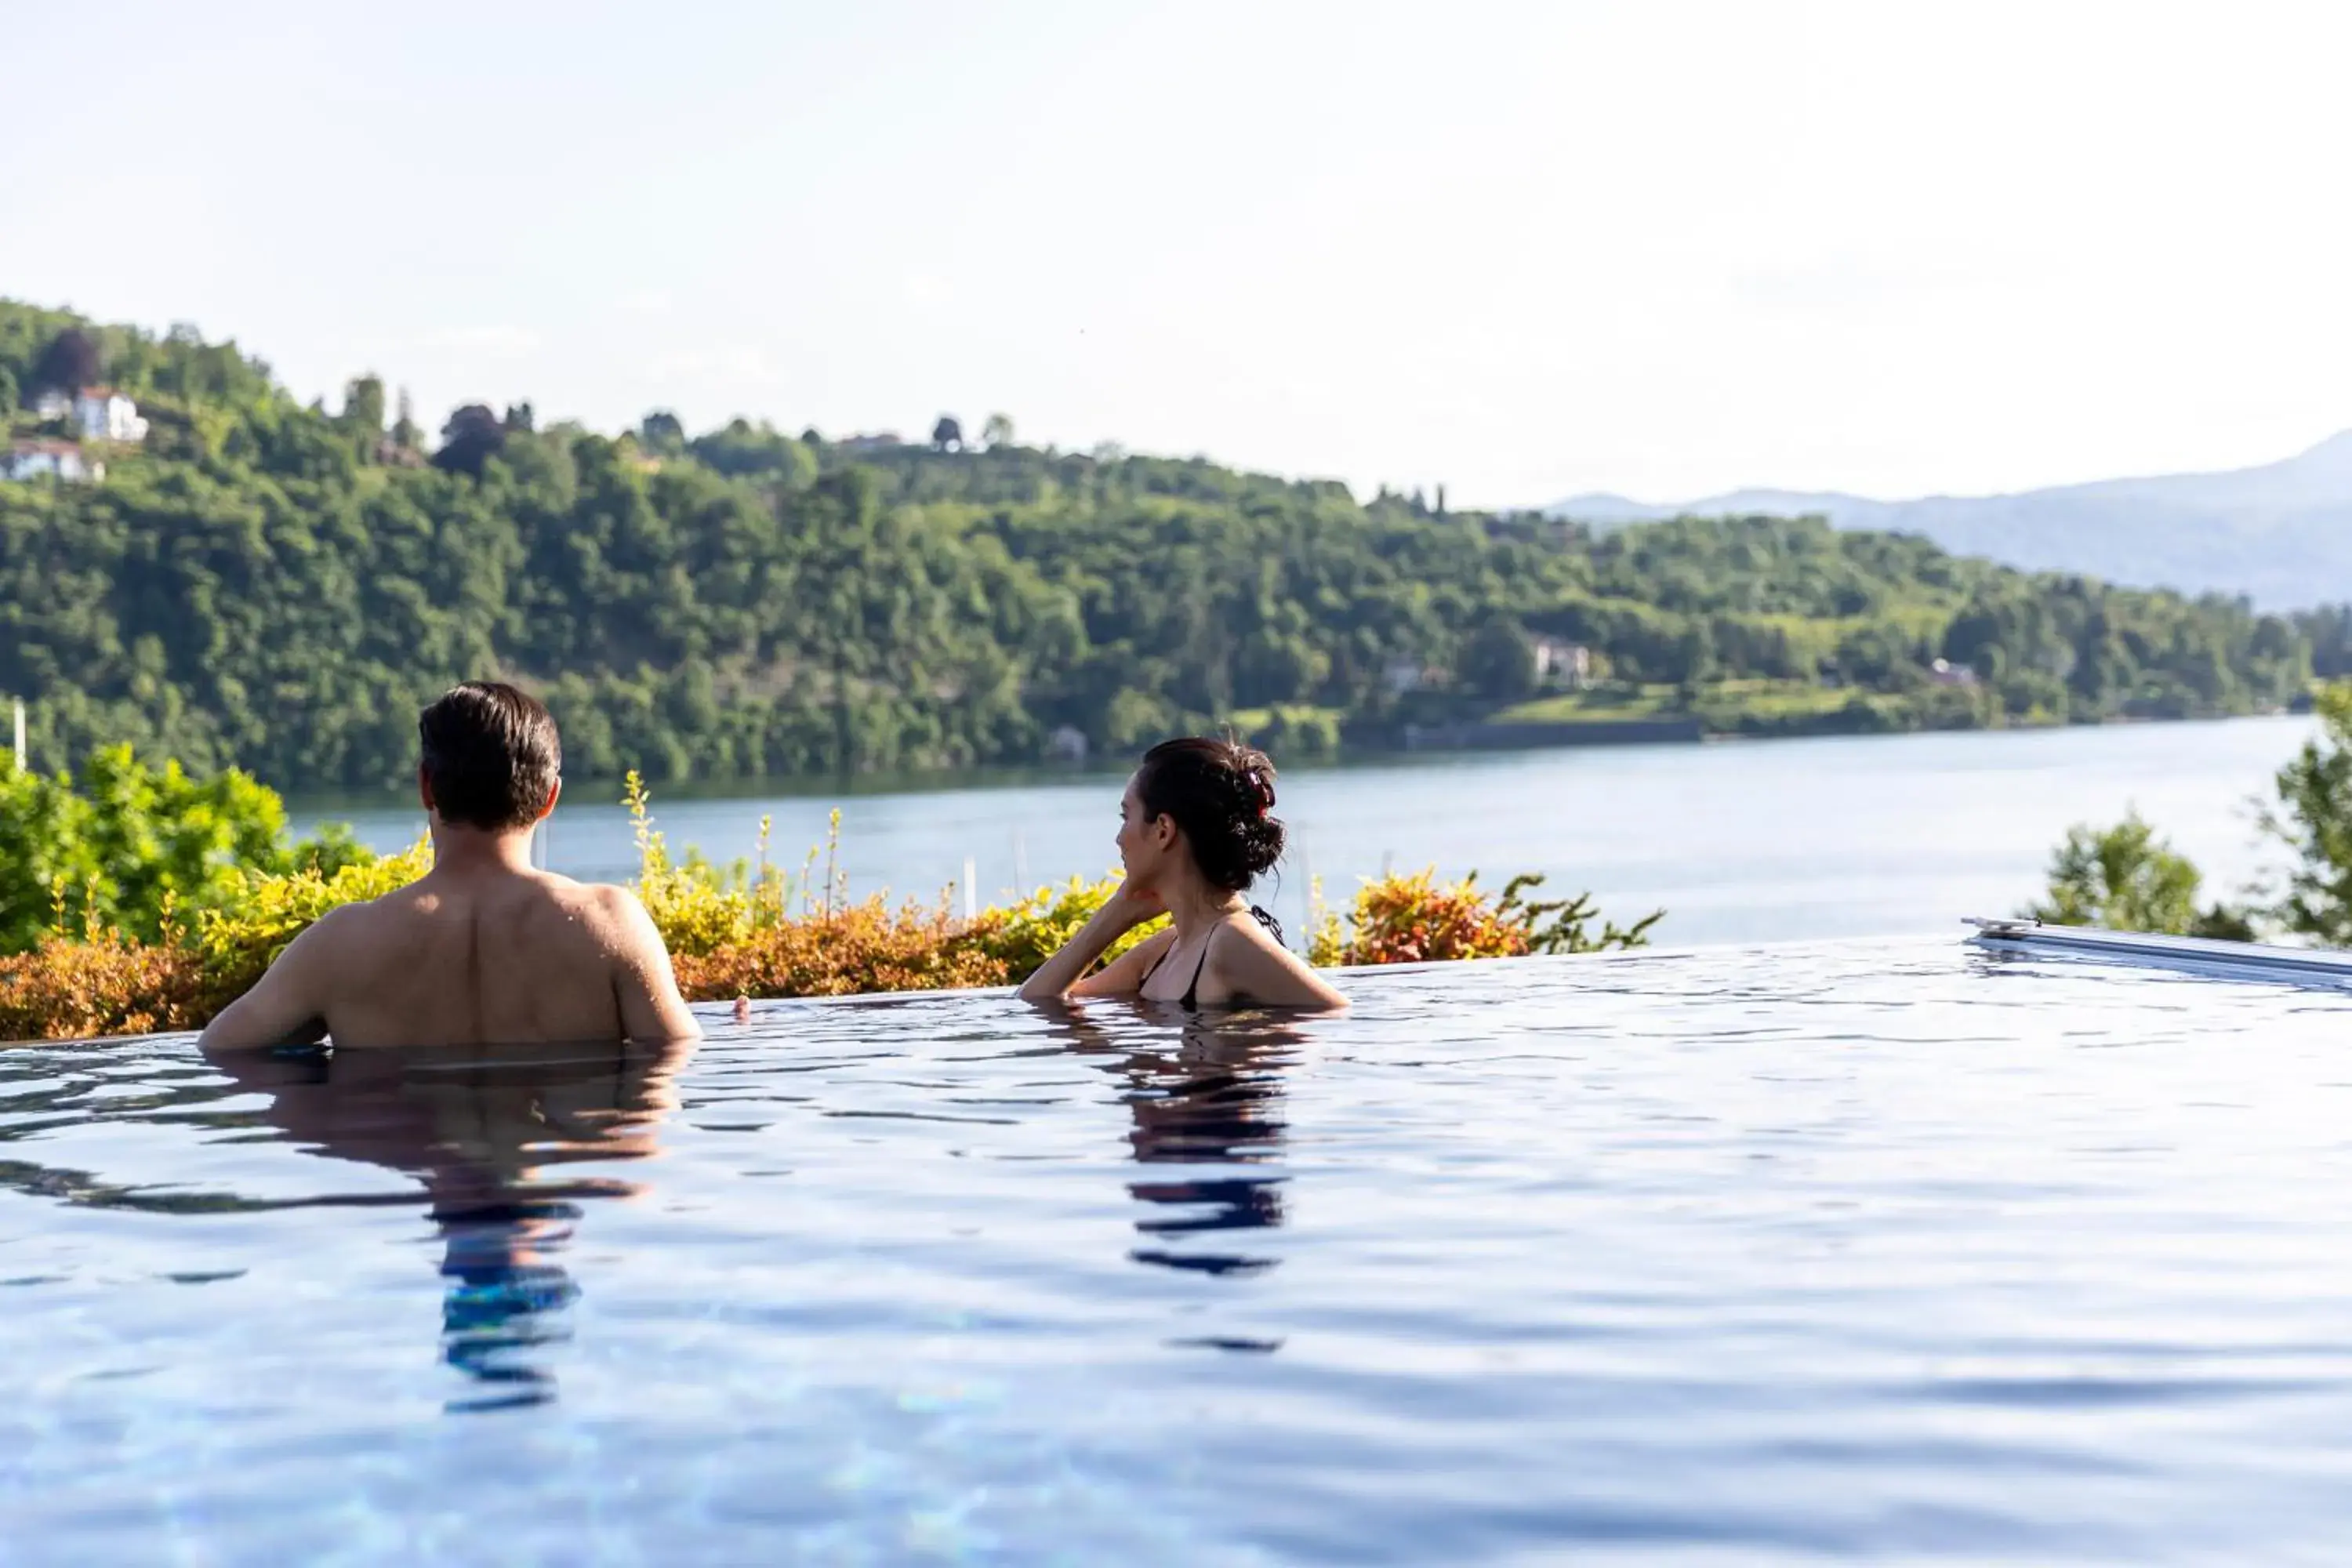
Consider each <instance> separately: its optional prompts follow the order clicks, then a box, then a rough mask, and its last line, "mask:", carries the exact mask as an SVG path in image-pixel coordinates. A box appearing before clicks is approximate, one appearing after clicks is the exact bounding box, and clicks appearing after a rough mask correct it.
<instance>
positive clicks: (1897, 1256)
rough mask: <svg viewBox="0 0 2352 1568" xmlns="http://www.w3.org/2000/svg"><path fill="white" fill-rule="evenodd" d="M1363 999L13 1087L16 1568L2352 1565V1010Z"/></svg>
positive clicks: (889, 1017) (2125, 998)
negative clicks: (1251, 1010) (1177, 1014)
mask: <svg viewBox="0 0 2352 1568" xmlns="http://www.w3.org/2000/svg"><path fill="white" fill-rule="evenodd" d="M1474 771H1475V770H1474ZM1341 978H1342V984H1344V985H1345V987H1346V988H1347V989H1348V990H1349V993H1350V994H1351V995H1352V996H1353V998H1354V999H1355V1002H1356V1009H1355V1011H1354V1012H1353V1013H1351V1014H1349V1015H1347V1016H1340V1017H1335V1018H1328V1019H1318V1020H1306V1021H1294V1022H1292V1023H1289V1024H1278V1023H1276V1022H1274V1021H1271V1020H1269V1019H1266V1018H1264V1017H1256V1018H1252V1017H1249V1016H1239V1017H1232V1018H1225V1019H1222V1020H1218V1019H1213V1018H1196V1019H1192V1020H1190V1021H1184V1020H1181V1019H1171V1018H1170V1017H1166V1016H1159V1015H1155V1014H1146V1013H1139V1012H1137V1011H1134V1010H1131V1009H1129V1008H1126V1007H1121V1006H1103V1005H1097V1006H1096V1007H1093V1008H1091V1009H1089V1010H1087V1012H1085V1013H1084V1014H1082V1015H1073V1014H1066V1013H1060V1012H1045V1011H1038V1010H1033V1009H1030V1008H1027V1007H1024V1006H1022V1005H1018V1004H1016V1003H1014V1002H1013V1001H1012V1000H1010V999H1009V998H1007V997H1004V996H1002V995H981V994H965V995H934V996H929V997H925V998H919V999H911V1000H866V1001H858V1002H853V1003H844V1004H822V1003H810V1002H797V1003H793V1002H787V1003H771V1004H765V1005H760V1006H758V1007H756V1008H755V1009H754V1013H753V1016H752V1018H751V1021H750V1022H749V1023H748V1024H743V1025H738V1024H736V1023H734V1022H732V1021H731V1020H730V1018H729V1017H728V1016H726V1014H725V1012H724V1010H723V1009H722V1010H719V1011H715V1012H710V1013H707V1014H706V1015H705V1016H706V1017H707V1018H708V1019H709V1024H710V1027H711V1031H712V1037H711V1038H710V1039H709V1041H708V1042H707V1043H706V1044H705V1045H703V1046H702V1047H700V1048H698V1050H696V1051H694V1052H693V1053H691V1054H690V1055H688V1054H682V1053H667V1054H654V1053H642V1052H640V1053H631V1052H626V1051H623V1050H620V1049H617V1048H606V1049H603V1050H596V1051H582V1050H579V1049H577V1048H574V1049H572V1050H569V1051H565V1052H557V1053H550V1052H543V1051H542V1052H538V1053H515V1052H501V1053H494V1054H491V1055H488V1056H473V1055H468V1054H462V1053H451V1052H446V1051H444V1052H434V1053H422V1054H417V1055H407V1054H403V1053H397V1052H383V1053H348V1054H346V1055H344V1056H342V1057H341V1058H314V1057H307V1056H293V1057H289V1058H242V1059H240V1060H239V1061H237V1062H236V1063H234V1064H229V1065H228V1066H227V1067H226V1068H224V1067H222V1066H216V1065H214V1064H210V1063H207V1062H205V1061H204V1060H203V1059H202V1058H199V1057H198V1056H197V1055H196V1053H195V1052H194V1049H193V1047H192V1046H191V1045H190V1043H189V1042H188V1041H187V1040H186V1039H185V1038H169V1037H163V1038H148V1039H142V1040H135V1041H127V1042H114V1043H100V1044H95V1045H68V1046H29V1047H16V1048H12V1049H9V1050H6V1051H0V1521H5V1522H4V1523H0V1564H5V1565H7V1568H48V1565H50V1564H59V1565H72V1568H83V1565H86V1564H93V1563H192V1564H247V1563H251V1564H276V1563H344V1564H373V1563H452V1564H463V1563H499V1564H519V1563H763V1562H800V1563H1073V1564H1078V1563H1084V1564H1093V1563H1120V1564H1130V1563H1131V1564H1153V1563H1188V1564H1190V1563H1202V1564H1223V1563H1235V1564H1265V1563H1346V1564H1361V1563H1402V1564H1416V1565H1417V1564H1426V1563H1444V1564H1448V1565H1455V1564H1475V1563H1535V1562H1545V1563H1550V1562H1559V1561H1566V1560H1573V1561H1576V1562H1580V1563H1581V1562H1641V1563H1654V1562H1673V1563H1812V1562H1821V1561H1824V1560H1832V1559H1834V1560H1843V1561H1859V1562H1870V1563H1895V1562H1906V1561H1919V1560H1929V1559H1933V1560H1936V1561H1965V1562H1994V1561H2000V1562H2014V1563H2031V1564H2037V1565H2042V1564H2053V1563H2094V1562H2095V1563H2119V1562H2128V1563H2298V1562H2300V1563H2341V1562H2344V1561H2347V1560H2352V1501H2347V1498H2352V1489H2347V1484H2352V1249H2347V1247H2346V1246H2345V1238H2346V1237H2347V1235H2352V1137H2347V1131H2346V1129H2347V1125H2352V1070H2347V1063H2346V1056H2345V1041H2346V1039H2347V1034H2352V996H2347V995H2344V994H2335V993H2330V992H2325V991H2317V990H2294V989H2289V988H2286V987H2283V986H2275V985H2263V984H2231V983H2227V982H2218V981H2213V980H2207V979H2196V978H2189V977H2184V976H2181V975H2178V974H2168V973H2155V972H2150V971H2146V970H2133V969H2126V968H2120V967H2105V966H2098V965H2089V964H2084V963H2065V962H2057V961H2052V960H2048V959H2029V958H2019V957H2005V956H1995V955H1991V954H1988V953H1983V952H1976V951H1974V950H1971V949H1969V948H1965V947H1964V946H1963V945H1962V944H1960V943H1958V942H1948V941H1922V940H1919V939H1902V940H1897V941H1891V942H1887V941H1882V942H1846V943H1834V944H1803V945H1793V946H1778V947H1771V948H1763V949H1742V948H1737V947H1717V948H1709V949H1705V950H1697V951H1688V952H1672V953H1668V952H1661V953H1655V954H1644V955H1633V956H1623V957H1608V958H1586V959H1568V960H1537V961H1528V962H1521V963H1501V964H1475V965H1452V966H1444V967H1441V968H1436V969H1431V970H1424V971H1419V972H1406V973H1398V972H1390V973H1358V974H1350V975H1345V976H1342V977H1341Z"/></svg>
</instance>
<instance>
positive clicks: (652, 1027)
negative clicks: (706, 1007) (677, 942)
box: [605, 888, 702, 1044]
mask: <svg viewBox="0 0 2352 1568" xmlns="http://www.w3.org/2000/svg"><path fill="white" fill-rule="evenodd" d="M605 907H606V909H607V910H609V911H610V913H611V915H612V918H613V921H614V933H615V936H616V938H617V941H616V942H615V943H614V948H615V951H614V955H613V957H614V973H613V991H614V995H615V996H616V997H617V998H618V999H619V1001H620V1004H621V1033H622V1034H623V1035H625V1036H626V1037H628V1038H630V1039H632V1040H636V1041H639V1042H641V1043H644V1044H657V1043H659V1042H661V1041H664V1040H698V1039H700V1038H702V1026H701V1025H700V1024H698V1023H697V1022H696V1021H695V1017H694V1013H693V1010H692V1009H690V1008H688V1006H687V1005H686V998H685V997H684V996H682V995H680V994H678V989H677V975H676V974H675V973H672V972H671V970H670V964H669V949H668V948H667V947H664V946H663V945H662V938H661V931H659V929H657V928H656V926H655V925H654V918H653V916H651V915H649V914H647V913H646V906H645V905H643V904H641V903H639V902H638V901H637V896H636V895H635V893H632V892H630V891H629V890H628V889H626V888H608V889H605Z"/></svg>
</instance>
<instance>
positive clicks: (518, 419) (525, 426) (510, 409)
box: [499, 403, 539, 436]
mask: <svg viewBox="0 0 2352 1568" xmlns="http://www.w3.org/2000/svg"><path fill="white" fill-rule="evenodd" d="M499 424H501V425H502V426H505V427H506V432H507V434H508V435H509V436H528V435H530V433H531V432H532V431H533V430H535V429H537V428H538V427H539V416H538V415H537V414H536V413H534V412H533V411H532V409H531V406H530V404H528V403H509V404H508V405H507V416H506V417H505V418H504V419H502V420H500V421H499Z"/></svg>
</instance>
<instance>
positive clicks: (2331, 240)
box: [0, 0, 2352, 504]
mask: <svg viewBox="0 0 2352 1568" xmlns="http://www.w3.org/2000/svg"><path fill="white" fill-rule="evenodd" d="M5 12H6V16H5V32H6V36H7V47H8V53H9V55H10V56H11V57H12V69H11V70H10V73H9V76H10V87H9V93H8V98H9V105H8V121H9V129H8V141H9V156H8V163H9V167H10V169H11V171H12V174H11V178H10V180H9V182H8V184H9V192H8V195H7V198H6V202H5V206H0V293H5V294H9V295H14V296H18V297H24V298H29V299H32V300H39V301H42V302H45V303H69V304H71V305H73V306H75V307H76V308H78V309H80V310H85V311H88V312H89V313H91V314H94V315H97V316H100V317H102V318H106V319H110V320H130V321H139V322H142V323H145V324H147V325H150V326H152V327H156V328H159V329H160V328H161V327H162V326H163V325H164V324H166V323H168V322H170V321H175V320H189V321H194V322H196V323H197V324H198V325H199V326H201V327H202V328H203V329H204V330H205V332H206V333H207V334H210V335H223V336H234V337H235V338H236V339H237V340H238V341H239V342H241V343H243V344H245V345H246V346H247V348H249V349H251V350H253V351H254V352H257V353H259V354H261V355H262V356H263V357H264V358H266V359H268V361H270V362H271V363H273V364H274V365H275V366H276V367H277V368H278V372H279V374H281V375H282V376H284V377H285V378H286V380H287V381H288V382H289V384H291V385H292V386H293V387H294V388H295V389H296V390H297V391H298V392H299V393H301V394H302V395H305V396H309V395H315V394H318V393H321V392H330V391H331V390H333V389H339V388H340V387H341V384H342V382H343V381H344V379H346V378H347V377H348V376H350V375H352V374H354V373H357V372H359V371H361V370H363V369H374V370H377V371H379V372H380V373H382V374H383V375H384V376H385V377H386V378H387V379H388V380H391V381H393V382H394V383H397V384H406V385H408V386H410V387H412V388H414V390H415V395H416V399H417V405H418V408H419V412H420V416H422V417H424V418H425V420H426V421H427V423H429V424H431V425H432V426H436V427H437V426H438V424H439V422H440V419H441V418H442V416H444V415H445V414H446V411H447V409H448V408H449V407H450V406H451V405H454V404H456V403H458V402H461V401H471V400H483V401H488V402H493V403H505V402H508V401H510V400H514V399H519V398H528V399H530V400H531V401H532V402H533V403H534V404H535V405H537V407H538V409H539V412H540V415H541V418H542V419H543V420H544V419H547V418H551V417H562V416H576V417H579V418H583V419H585V420H587V421H589V422H590V423H592V424H594V425H597V426H608V427H609V426H620V425H623V424H629V423H634V422H635V419H636V417H637V416H639V415H640V414H642V413H643V412H644V411H645V410H646V409H647V408H648V407H652V406H656V405H668V406H672V407H675V408H676V409H677V411H678V412H679V413H680V414H681V415H682V416H684V417H685V418H686V419H687V421H688V424H689V425H690V426H697V427H699V426H704V425H708V424H714V423H718V422H720V421H723V420H725V419H726V418H728V417H729V416H733V415H736V414H744V415H747V416H752V417H762V416H764V417H767V418H770V419H772V420H773V421H775V422H776V423H777V424H778V425H780V426H785V427H787V428H790V429H794V430H797V429H799V428H801V427H802V426H806V425H811V424H814V425H815V426H819V427H820V428H822V429H823V430H824V431H826V432H827V433H828V434H841V433H846V432H849V431H853V430H860V429H876V428H895V429H898V430H900V431H902V432H906V433H908V434H917V433H919V432H922V431H926V430H928V428H929V423H930V421H931V419H932V418H933V416H936V415H937V414H939V413H940V412H941V411H943V410H944V411H950V412H953V413H956V414H958V415H960V416H962V418H963V419H964V421H965V423H966V425H967V426H971V427H977V426H978V424H979V422H980V421H981V419H982V417H983V416H986V415H987V414H989V413H991V412H992V411H997V410H1002V411H1003V412H1005V413H1008V414H1010V415H1011V416H1013V418H1014V419H1015V421H1016V423H1017V425H1018V427H1019V429H1020V432H1021V434H1022V436H1023V437H1024V439H1028V440H1032V441H1038V442H1044V441H1052V442H1055V443H1058V444H1060V445H1063V446H1076V447H1087V446H1092V445H1093V444H1095V443H1096V442H1097V441H1102V440H1116V441H1118V442H1120V443H1122V444H1124V445H1126V446H1128V447H1131V448H1134V449H1137V450H1142V451H1156V452H1168V453H1177V454H1187V453H1193V452H1202V453H1206V454H1209V455H1211V456H1213V457H1215V458H1220V459H1223V460H1225V461H1229V462H1234V463H1237V464H1242V465H1245V466H1250V467H1255V468H1270V469H1274V470H1276V471H1281V472H1286V473H1298V474H1316V475H1335V476H1338V477H1339V478H1343V479H1348V480H1349V481H1350V482H1352V483H1354V484H1356V485H1357V486H1358V487H1359V488H1360V489H1370V487H1371V486H1372V485H1374V484H1376V483H1379V482H1381V481H1386V482H1389V483H1391V484H1395V485H1399V486H1404V487H1411V486H1413V485H1430V484H1436V483H1440V482H1444V483H1446V484H1447V485H1448V486H1449V487H1450V489H1451V493H1452V495H1453V496H1454V498H1455V499H1456V500H1462V501H1468V502H1475V503H1489V504H1506V503H1521V502H1537V501H1542V500H1550V499H1553V498H1556V497H1558V496H1560V495H1563V494H1565V493H1568V492H1570V491H1574V490H1580V489H1619V490H1624V491H1628V492H1630V493H1633V494H1634V495H1637V496H1642V497H1644V498H1649V499H1680V498H1687V497H1690V496H1695V495H1697V494H1699V493H1702V492H1705V491H1707V490H1710V489H1720V488H1725V487H1728V486H1731V485H1735V484H1774V485H1789V486H1803V487H1808V488H1811V487H1820V488H1837V489H1853V490H1859V491H1863V492H1865V493H1874V494H1882V495H1910V494H1918V493H1924V492H1929V491H1937V490H1944V491H1954V492H1974V491H1981V490H1991V489H2016V488H2023V487H2027V486H2032V485H2038V484H2045V483H2051V482H2057V481H2063V480H2068V479H2089V478H2098V477H2105V476H2109V475H2116V474H2123V473H2144V472H2158V471H2168V470H2175V469H2185V468H2209V467H2228V466H2234V465H2239V464H2244V463H2251V462H2259V461H2263V460H2267V459H2269V458H2275V457H2280V456H2284V455H2285V454H2286V453H2288V452H2290V451H2293V450H2295V449H2298V448H2300V447H2304V446H2306V445H2308V444H2310V443H2312V442H2314V441H2315V440H2317V439H2319V438H2320V437H2324V436H2326V435H2328V434H2330V433H2331V432H2333V431H2335V430H2337V429H2339V428H2342V427H2344V426H2352V209H2347V202H2346V195H2345V192H2346V176H2345V160H2346V156H2347V150H2348V149H2352V92H2347V90H2346V88H2345V85H2344V74H2343V62H2344V61H2345V59H2346V58H2352V19H2347V18H2352V7H2346V6H2341V5H2331V4H2313V5H2262V4H2255V3H2250V0H2230V3H2227V4H2224V3H2222V0H2212V3H2210V4H2205V5H2164V4H2151V3H2147V0H2142V3H2137V4H2116V5H2091V4H2068V3H2065V0H2035V3H2032V4H2023V5H2005V4H1990V3H1987V0H1969V3H1968V4H1963V5H1940V4H1925V3H1906V0H1871V3H1864V4H1853V5H1847V4H1827V3H1822V4H1800V3H1795V0H1790V3H1772V0H1735V3H1726V4H1675V3H1671V0H1638V3H1632V4H1573V3H1569V0H1534V3H1529V4H1523V5H1507V4H1499V3H1497V4H1481V3H1477V0H1424V3H1423V4H1417V5H1379V4H1366V3H1364V0H1344V3H1342V0H1334V3H1329V4H1322V3H1313V4H1310V3H1307V0H1250V3H1247V4H1235V5H1223V4H1204V3H1200V0H1194V3H1190V4H1181V5H1179V4H1153V5H1142V4H1118V3H1116V0H1082V3H1074V4H1066V5H1055V4H1044V3H1039V4H1021V3H1006V0H1000V3H998V4H995V5H976V4H971V3H970V0H965V3H962V4H957V5H944V4H942V5H925V4H887V3H879V0H854V3H853V0H831V3H828V4H824V5H787V4H778V3H774V0H769V3H764V4H758V3H749V0H747V3H743V4H736V5H719V4H699V3H696V0H681V3H678V4H674V5H642V4H632V5H602V4H594V3H589V0H565V3H563V4H549V5H525V4H519V3H513V0H499V3H497V4H482V3H479V0H477V3H474V4H468V5H443V4H417V3H413V0H412V3H410V4H404V5H394V6H359V5H318V4H316V3H315V0H302V3H299V4H286V5H262V4H249V3H245V0H208V3H206V4H203V5H189V4H186V3H184V0H170V3H168V4H142V3H131V4H117V5H114V6H111V7H110V8H109V9H108V11H107V14H106V18H105V24H104V26H103V28H102V29H101V30H100V31H97V32H93V31H92V30H91V26H90V22H89V16H90V14H89V13H86V12H82V11H79V10H77V9H75V8H74V7H71V6H59V5H44V6H36V5H31V4H29V3H28V0H12V3H11V4H9V5H6V6H5Z"/></svg>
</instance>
